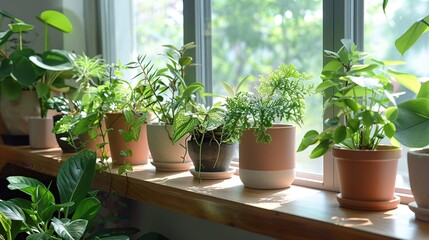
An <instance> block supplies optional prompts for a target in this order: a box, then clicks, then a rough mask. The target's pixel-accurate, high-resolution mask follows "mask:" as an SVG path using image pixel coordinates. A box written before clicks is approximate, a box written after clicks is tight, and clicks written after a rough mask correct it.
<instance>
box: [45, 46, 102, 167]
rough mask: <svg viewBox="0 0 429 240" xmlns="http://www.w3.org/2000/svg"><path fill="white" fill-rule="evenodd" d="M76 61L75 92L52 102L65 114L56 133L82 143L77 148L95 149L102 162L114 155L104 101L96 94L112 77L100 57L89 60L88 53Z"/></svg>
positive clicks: (73, 89) (74, 63)
mask: <svg viewBox="0 0 429 240" xmlns="http://www.w3.org/2000/svg"><path fill="white" fill-rule="evenodd" d="M72 60H73V81H72V83H73V84H74V86H73V87H74V88H72V89H71V90H70V91H69V92H68V93H67V95H66V96H65V97H61V98H58V97H55V96H54V97H53V99H60V101H56V100H49V101H50V102H52V104H51V105H52V106H56V105H55V103H59V106H57V111H58V110H60V111H61V112H62V114H61V115H60V116H59V118H60V119H59V120H58V122H56V124H55V127H54V129H53V131H54V132H55V133H56V134H58V135H61V134H66V135H67V136H64V137H65V138H66V139H65V140H66V142H69V143H71V140H72V139H79V143H80V144H81V145H82V146H78V145H75V146H76V147H86V148H89V149H92V150H94V151H96V152H97V156H98V157H99V158H103V159H104V158H107V157H109V156H110V151H109V148H108V139H107V130H106V127H105V122H104V118H105V116H104V113H103V111H102V102H101V101H102V100H101V99H100V98H99V97H98V96H97V94H96V92H97V87H98V86H100V85H103V84H104V81H106V79H107V77H108V72H107V70H108V67H107V65H106V64H105V62H104V60H103V59H101V58H99V57H98V56H95V57H88V56H86V55H85V53H82V54H80V55H77V56H76V57H74V58H73V59H72ZM67 103H68V104H67ZM70 103H72V104H70ZM58 108H60V109H58ZM63 142H64V141H63ZM103 156H104V157H103Z"/></svg>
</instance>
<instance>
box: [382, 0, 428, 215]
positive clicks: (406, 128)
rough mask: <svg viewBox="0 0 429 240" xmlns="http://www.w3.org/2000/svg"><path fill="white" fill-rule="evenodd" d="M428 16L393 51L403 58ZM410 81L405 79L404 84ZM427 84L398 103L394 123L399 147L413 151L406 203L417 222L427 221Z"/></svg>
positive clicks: (421, 30)
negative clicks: (410, 192)
mask: <svg viewBox="0 0 429 240" xmlns="http://www.w3.org/2000/svg"><path fill="white" fill-rule="evenodd" d="M386 5H387V0H384V1H383V10H385V7H386ZM428 22H429V16H425V17H424V18H422V19H419V20H418V21H416V22H415V23H413V24H412V25H411V26H410V27H409V29H407V31H406V32H405V33H404V34H402V35H401V36H400V37H399V38H398V39H397V40H396V41H395V46H396V49H397V50H398V51H399V52H400V53H401V54H402V55H404V54H405V53H406V52H407V51H408V49H410V48H411V47H412V46H413V45H414V43H416V42H417V40H418V39H419V38H420V37H421V36H422V35H423V34H424V33H425V32H426V31H427V29H428V28H429V23H428ZM410 79H411V80H413V77H409V78H408V79H407V80H408V81H410ZM428 109H429V82H424V83H422V84H421V86H420V88H419V91H418V92H417V94H416V97H415V98H414V99H411V100H406V101H404V102H401V103H399V104H398V106H397V116H398V117H397V119H396V120H395V121H394V124H395V126H396V133H395V138H396V139H397V140H398V141H399V142H400V143H401V144H403V145H405V146H407V147H410V148H414V149H410V150H409V151H408V153H407V161H408V173H409V178H410V187H411V191H412V193H413V195H414V199H415V201H414V202H411V203H409V207H410V209H411V210H412V211H413V212H414V213H415V216H416V218H417V219H420V220H423V221H429V214H428V212H429V191H428V190H427V182H428V181H429V177H428V174H427V172H428V169H429V150H428V149H427V146H428V145H429V138H428V136H427V134H422V133H425V132H426V131H427V128H428V126H429V121H428V119H429V112H428Z"/></svg>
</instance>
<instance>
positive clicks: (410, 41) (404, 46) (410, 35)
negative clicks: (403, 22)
mask: <svg viewBox="0 0 429 240" xmlns="http://www.w3.org/2000/svg"><path fill="white" fill-rule="evenodd" d="M428 23H429V15H428V16H426V17H424V18H423V19H420V20H418V21H417V22H415V23H414V24H413V25H411V27H410V28H409V29H408V30H407V31H406V32H405V33H404V34H402V35H401V36H400V37H399V38H398V39H396V41H395V46H396V49H397V50H398V51H399V52H400V53H401V54H402V55H404V54H405V52H406V51H407V50H408V49H410V47H412V46H413V45H414V43H415V42H416V41H417V40H418V39H419V38H420V36H421V35H422V34H423V33H425V32H426V31H427V30H428Z"/></svg>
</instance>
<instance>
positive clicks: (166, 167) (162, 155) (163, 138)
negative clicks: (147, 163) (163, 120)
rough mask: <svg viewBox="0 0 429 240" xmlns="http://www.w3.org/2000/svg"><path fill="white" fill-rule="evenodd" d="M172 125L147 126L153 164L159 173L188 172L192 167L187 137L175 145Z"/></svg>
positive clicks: (153, 124)
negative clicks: (187, 147)
mask: <svg viewBox="0 0 429 240" xmlns="http://www.w3.org/2000/svg"><path fill="white" fill-rule="evenodd" d="M171 136H172V126H171V125H167V126H165V125H159V124H156V123H152V124H148V125H147V140H148V144H149V150H150V153H151V156H152V160H153V162H152V164H153V165H154V166H155V167H156V169H157V170H159V171H186V170H189V169H190V168H191V167H192V162H191V160H190V158H189V155H188V152H187V149H186V141H187V137H188V135H187V136H184V137H182V138H181V139H180V140H179V141H178V142H176V143H175V144H173V142H172V141H171V139H170V137H171Z"/></svg>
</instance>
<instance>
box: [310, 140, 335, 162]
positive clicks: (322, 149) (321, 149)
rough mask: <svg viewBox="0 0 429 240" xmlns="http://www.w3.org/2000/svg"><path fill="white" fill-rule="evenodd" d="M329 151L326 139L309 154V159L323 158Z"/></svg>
mask: <svg viewBox="0 0 429 240" xmlns="http://www.w3.org/2000/svg"><path fill="white" fill-rule="evenodd" d="M329 149H330V141H329V140H328V139H326V140H323V141H321V142H320V143H319V145H317V146H316V147H315V148H314V149H313V151H312V152H311V154H310V158H318V157H321V156H323V155H324V154H325V153H327V152H328V150H329Z"/></svg>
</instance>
